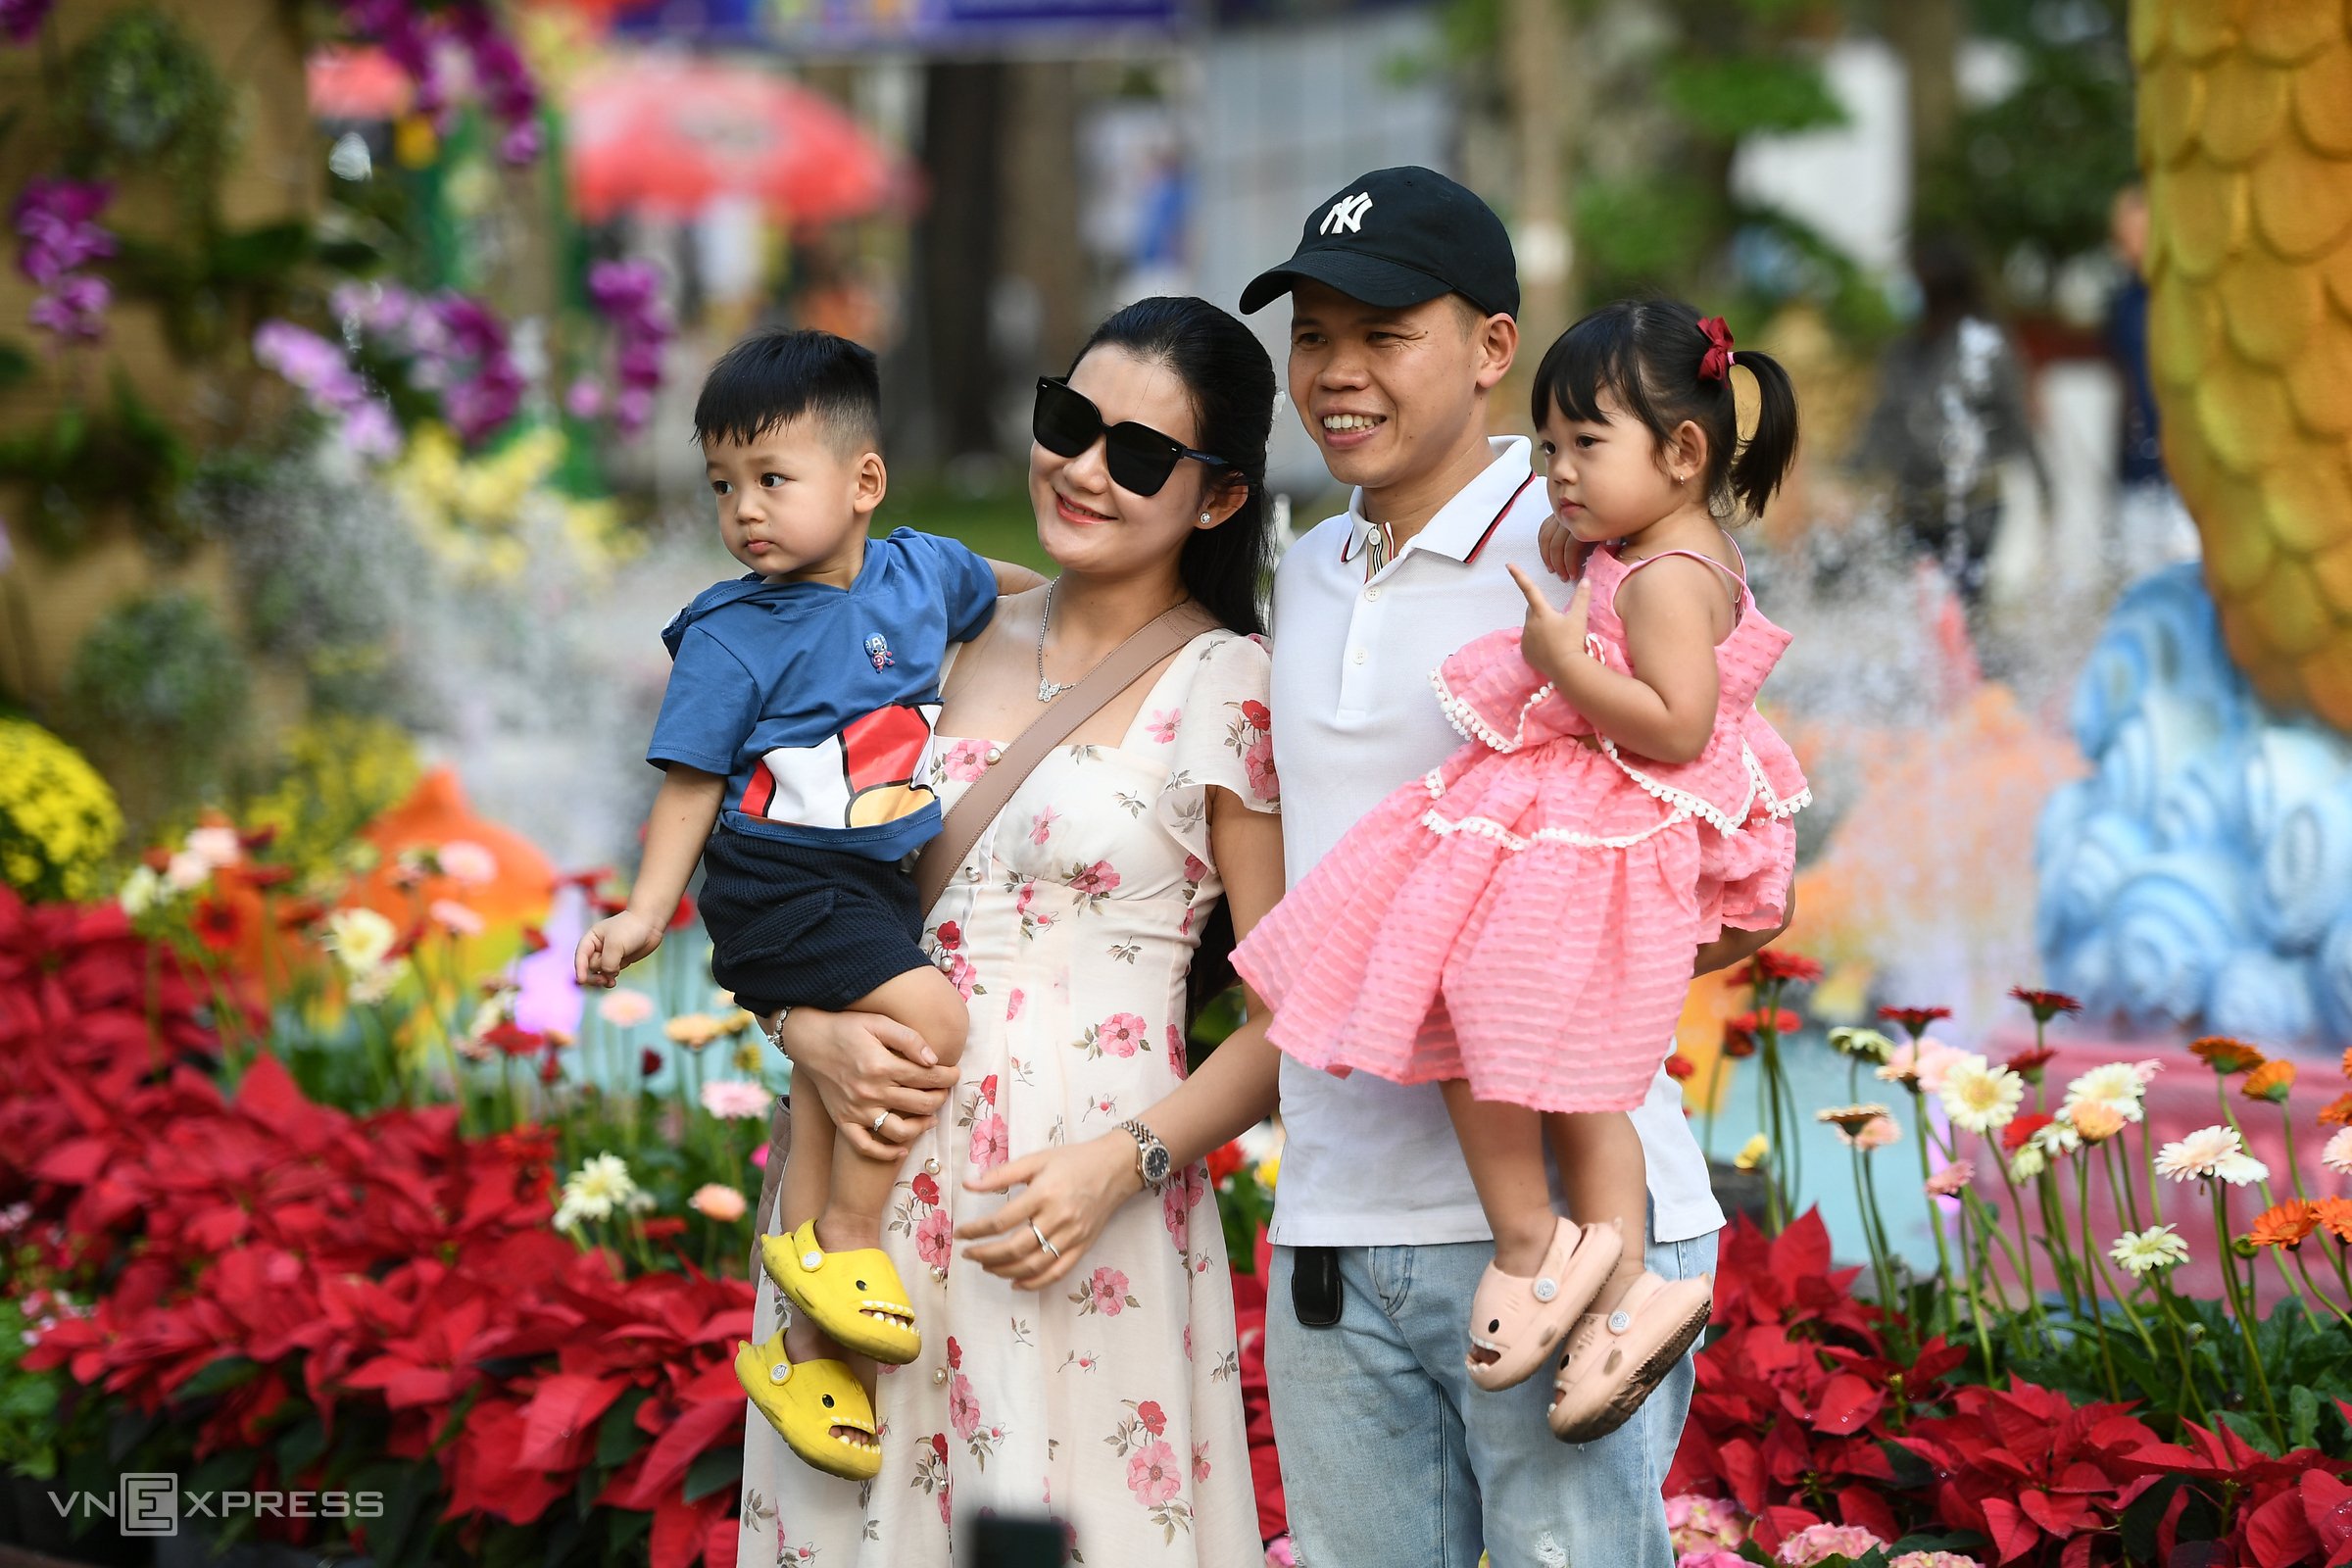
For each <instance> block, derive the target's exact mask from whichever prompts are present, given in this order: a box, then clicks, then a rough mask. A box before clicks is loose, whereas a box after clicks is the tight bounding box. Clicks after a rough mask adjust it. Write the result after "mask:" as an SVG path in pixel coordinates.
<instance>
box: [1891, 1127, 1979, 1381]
mask: <svg viewBox="0 0 2352 1568" xmlns="http://www.w3.org/2000/svg"><path fill="white" fill-rule="evenodd" d="M1911 1121H1912V1130H1913V1136H1914V1137H1915V1138H1916V1139H1917V1140H1918V1143H1919V1180H1920V1184H1921V1186H1922V1187H1923V1188H1924V1187H1925V1186H1926V1184H1927V1182H1928V1180H1929V1178H1930V1177H1932V1176H1934V1175H1935V1172H1934V1171H1933V1170H1931V1169H1930V1168H1929V1166H1928V1111H1927V1106H1926V1105H1925V1104H1923V1103H1921V1101H1920V1095H1919V1085H1918V1084H1917V1083H1913V1084H1912V1086H1911ZM1928 1229H1929V1230H1930V1231H1931V1232H1933V1233H1934V1235H1935V1237H1936V1278H1937V1280H1938V1281H1939V1282H1940V1283H1941V1284H1942V1287H1943V1290H1942V1294H1941V1295H1940V1296H1939V1297H1938V1298H1937V1301H1936V1306H1937V1316H1938V1317H1940V1318H1941V1319H1942V1320H1943V1327H1944V1329H1945V1330H1946V1331H1947V1332H1948V1331H1949V1330H1950V1329H1952V1328H1953V1327H1955V1326H1956V1325H1955V1324H1954V1323H1953V1322H1952V1320H1951V1306H1950V1302H1951V1299H1952V1253H1951V1250H1950V1249H1949V1248H1948V1247H1946V1246H1945V1245H1944V1241H1943V1211H1942V1210H1941V1209H1940V1208H1938V1207H1936V1200H1935V1199H1933V1198H1931V1199H1929V1200H1928ZM1971 1299H1974V1298H1973V1296H1972V1298H1971ZM1991 1368H1992V1357H1991V1356H1990V1355H1989V1354H1987V1355H1986V1356H1985V1370H1986V1371H1987V1372H1988V1373H1989V1372H1990V1371H1991Z"/></svg>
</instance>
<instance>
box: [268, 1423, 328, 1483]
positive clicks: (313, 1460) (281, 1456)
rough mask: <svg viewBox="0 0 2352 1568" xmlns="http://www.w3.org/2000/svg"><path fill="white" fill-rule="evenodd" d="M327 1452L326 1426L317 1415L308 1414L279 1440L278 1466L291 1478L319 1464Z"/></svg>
mask: <svg viewBox="0 0 2352 1568" xmlns="http://www.w3.org/2000/svg"><path fill="white" fill-rule="evenodd" d="M325 1452H326V1428H325V1427H324V1426H323V1425H322V1424H320V1422H319V1417H318V1416H317V1415H315V1414H314V1415H307V1416H304V1417H303V1418H302V1419H301V1420H300V1421H298V1422H296V1423H295V1424H294V1425H293V1426H292V1427H290V1428H288V1429H287V1431H286V1434H285V1436H283V1437H281V1438H279V1439H278V1440H277V1468H278V1470H279V1471H280V1472H281V1473H282V1474H283V1475H284V1476H285V1477H287V1478H289V1479H291V1478H294V1477H297V1476H300V1475H302V1474H303V1473H304V1472H305V1471H307V1470H309V1469H310V1468H311V1466H312V1465H314V1464H317V1463H318V1462H319V1456H320V1455H321V1454H323V1453H325Z"/></svg>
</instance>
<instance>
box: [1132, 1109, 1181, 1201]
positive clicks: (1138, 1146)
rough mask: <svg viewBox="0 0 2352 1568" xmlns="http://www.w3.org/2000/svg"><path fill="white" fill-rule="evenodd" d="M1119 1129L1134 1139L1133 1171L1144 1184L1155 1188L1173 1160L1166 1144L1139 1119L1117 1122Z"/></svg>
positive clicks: (1161, 1182)
mask: <svg viewBox="0 0 2352 1568" xmlns="http://www.w3.org/2000/svg"><path fill="white" fill-rule="evenodd" d="M1119 1131H1121V1132H1123V1133H1125V1134H1126V1135H1127V1136H1128V1137H1130V1138H1132V1139H1134V1140H1135V1173H1136V1174H1137V1175H1138V1176H1140V1177H1142V1178H1143V1180H1144V1185H1145V1186H1146V1187H1152V1188H1156V1187H1159V1186H1161V1185H1162V1184H1164V1183H1165V1182H1166V1181H1167V1179H1168V1172H1169V1171H1170V1170H1171V1169H1173V1168H1174V1165H1175V1161H1174V1160H1172V1159H1171V1158H1169V1156H1168V1146H1167V1145H1165V1144H1163V1143H1161V1142H1160V1141H1159V1135H1158V1134H1157V1133H1155V1132H1153V1131H1152V1129H1151V1128H1149V1127H1147V1126H1145V1125H1144V1124H1143V1122H1142V1121H1141V1120H1140V1119H1138V1120H1130V1121H1123V1122H1121V1123H1119Z"/></svg>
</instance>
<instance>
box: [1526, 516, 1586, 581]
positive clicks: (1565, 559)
mask: <svg viewBox="0 0 2352 1568" xmlns="http://www.w3.org/2000/svg"><path fill="white" fill-rule="evenodd" d="M1536 550H1537V551H1538V553H1539V554H1541V555H1542V556H1543V557H1544V565H1546V566H1548V567H1550V568H1551V572H1552V575H1553V576H1555V577H1558V578H1559V579H1560V580H1561V581H1562V582H1574V581H1575V580H1576V578H1577V575H1578V573H1580V572H1582V571H1583V570H1584V569H1585V558H1586V557H1587V556H1589V555H1591V554H1592V553H1593V547H1592V546H1591V545H1589V544H1587V543H1585V542H1584V541H1583V540H1581V539H1579V538H1577V536H1576V535H1574V534H1572V533H1570V532H1569V531H1568V525H1567V524H1566V523H1564V522H1562V521H1561V520H1560V515H1559V514H1558V513H1556V512H1555V513H1553V514H1552V515H1550V516H1548V517H1545V518H1544V526H1543V527H1541V528H1539V529H1537V530H1536Z"/></svg>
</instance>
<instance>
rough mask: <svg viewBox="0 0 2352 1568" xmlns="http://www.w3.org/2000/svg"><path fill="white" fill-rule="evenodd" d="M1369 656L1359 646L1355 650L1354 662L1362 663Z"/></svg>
mask: <svg viewBox="0 0 2352 1568" xmlns="http://www.w3.org/2000/svg"><path fill="white" fill-rule="evenodd" d="M1369 657H1371V656H1370V655H1368V654H1366V653H1365V652H1364V651H1363V650H1362V649H1361V648H1358V649H1357V650H1356V651H1355V662H1357V663H1359V664H1360V663H1362V662H1364V661H1365V660H1366V659H1368V658H1369Z"/></svg>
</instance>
